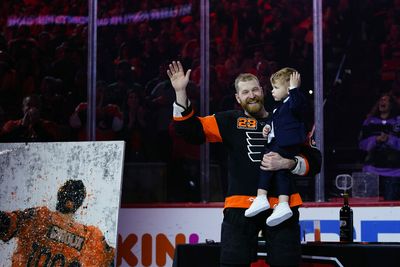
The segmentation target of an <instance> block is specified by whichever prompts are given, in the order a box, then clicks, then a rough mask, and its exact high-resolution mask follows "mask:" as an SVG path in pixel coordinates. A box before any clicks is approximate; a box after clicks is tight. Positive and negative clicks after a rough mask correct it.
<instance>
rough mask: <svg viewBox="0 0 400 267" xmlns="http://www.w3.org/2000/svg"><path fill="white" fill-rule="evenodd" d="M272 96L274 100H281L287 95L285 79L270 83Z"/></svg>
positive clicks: (287, 88)
mask: <svg viewBox="0 0 400 267" xmlns="http://www.w3.org/2000/svg"><path fill="white" fill-rule="evenodd" d="M271 93H272V96H273V98H274V99H275V101H282V100H283V99H285V98H286V97H287V96H288V95H289V83H288V82H285V81H277V82H275V83H274V84H272V92H271Z"/></svg>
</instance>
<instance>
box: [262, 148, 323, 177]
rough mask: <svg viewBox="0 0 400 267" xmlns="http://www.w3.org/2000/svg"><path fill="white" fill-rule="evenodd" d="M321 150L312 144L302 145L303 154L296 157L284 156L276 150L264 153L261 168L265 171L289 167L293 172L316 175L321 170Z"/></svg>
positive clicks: (302, 174)
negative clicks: (311, 145)
mask: <svg viewBox="0 0 400 267" xmlns="http://www.w3.org/2000/svg"><path fill="white" fill-rule="evenodd" d="M321 162H322V156H321V152H320V151H319V150H318V149H316V148H313V147H310V146H302V148H301V155H298V156H296V157H295V158H294V159H288V158H283V157H282V156H281V155H279V154H278V153H276V152H269V153H267V154H264V157H263V159H262V161H261V166H260V168H261V169H262V170H264V171H276V170H282V169H287V170H291V172H292V173H293V174H297V175H301V176H306V175H310V176H314V175H316V174H318V173H319V172H320V170H321Z"/></svg>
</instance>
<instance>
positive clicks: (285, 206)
mask: <svg viewBox="0 0 400 267" xmlns="http://www.w3.org/2000/svg"><path fill="white" fill-rule="evenodd" d="M292 215H293V212H292V210H291V209H290V207H289V203H288V202H281V203H279V204H278V205H276V206H275V208H274V211H273V212H272V214H271V216H269V217H268V218H267V225H268V226H275V225H278V224H280V223H281V222H283V221H285V220H287V219H289V218H290V217H292Z"/></svg>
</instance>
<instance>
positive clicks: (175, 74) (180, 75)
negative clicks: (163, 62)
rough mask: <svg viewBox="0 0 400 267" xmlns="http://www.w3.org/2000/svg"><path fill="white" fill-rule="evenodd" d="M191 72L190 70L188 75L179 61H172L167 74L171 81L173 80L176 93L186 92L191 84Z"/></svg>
mask: <svg viewBox="0 0 400 267" xmlns="http://www.w3.org/2000/svg"><path fill="white" fill-rule="evenodd" d="M190 72H191V70H190V69H189V70H188V71H187V72H186V74H185V72H184V70H183V67H182V64H181V62H179V61H172V63H171V64H169V69H168V70H167V74H168V77H169V79H170V80H171V84H172V87H174V89H175V92H177V93H178V92H180V91H184V90H185V89H186V86H187V84H188V82H189V76H190Z"/></svg>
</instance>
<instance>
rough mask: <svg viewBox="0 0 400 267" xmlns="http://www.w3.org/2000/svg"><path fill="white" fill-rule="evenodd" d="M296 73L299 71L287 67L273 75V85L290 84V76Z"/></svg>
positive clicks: (271, 79)
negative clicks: (279, 83) (278, 83)
mask: <svg viewBox="0 0 400 267" xmlns="http://www.w3.org/2000/svg"><path fill="white" fill-rule="evenodd" d="M295 72H297V70H295V69H293V68H288V67H286V68H283V69H280V70H278V71H277V72H275V73H273V74H272V75H271V78H270V81H271V84H276V83H277V82H281V83H282V82H289V81H290V75H291V74H292V73H295Z"/></svg>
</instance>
